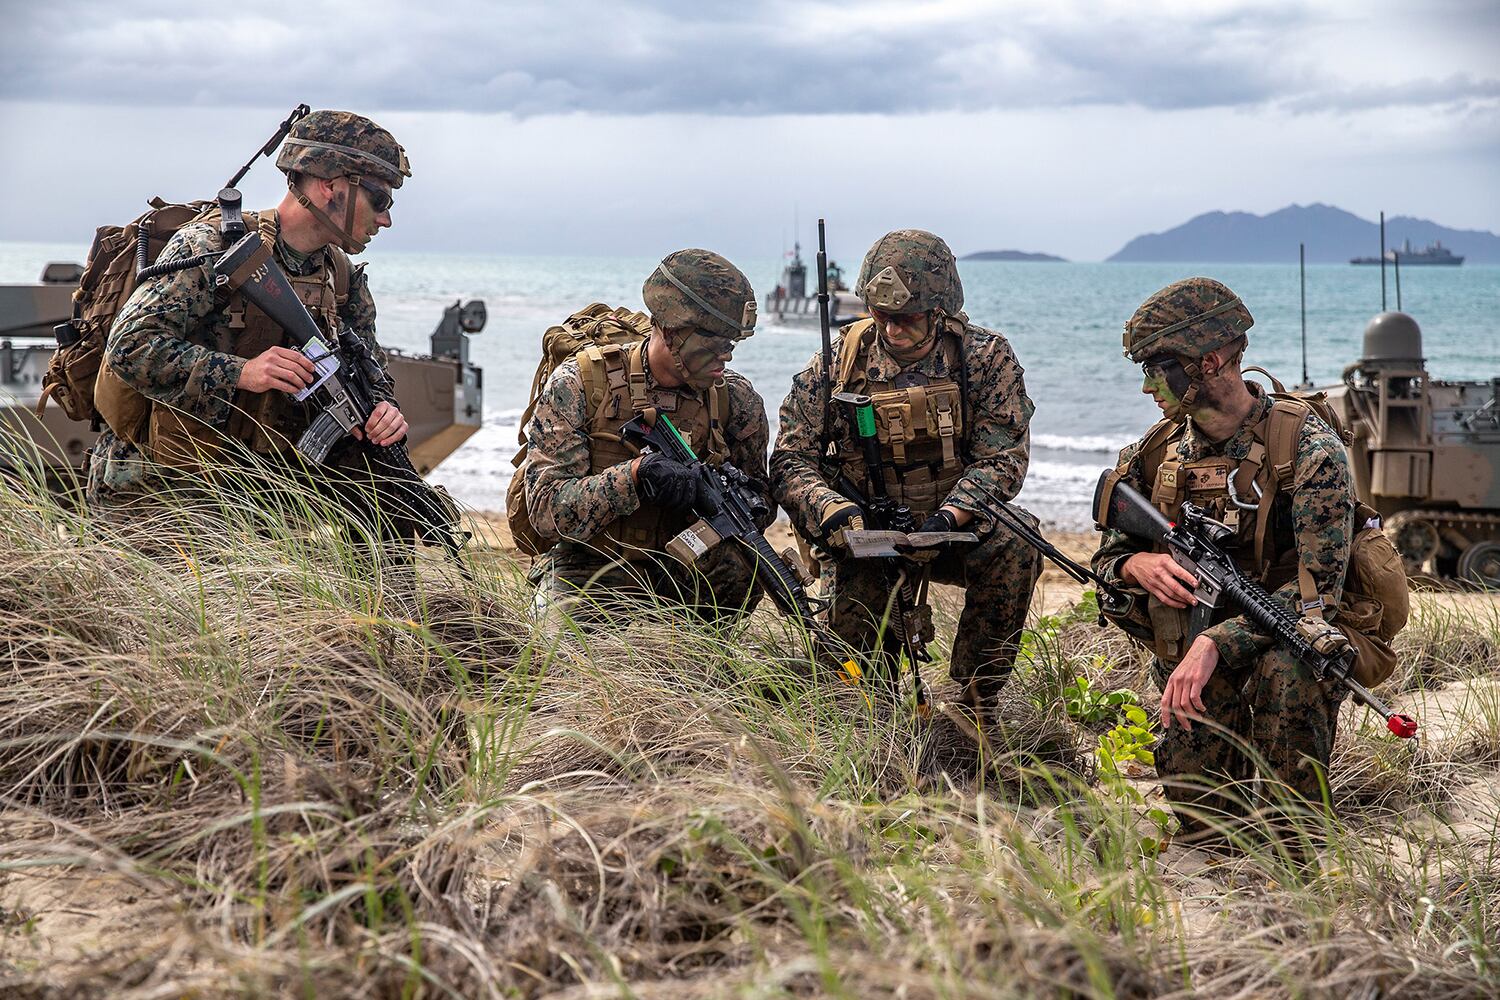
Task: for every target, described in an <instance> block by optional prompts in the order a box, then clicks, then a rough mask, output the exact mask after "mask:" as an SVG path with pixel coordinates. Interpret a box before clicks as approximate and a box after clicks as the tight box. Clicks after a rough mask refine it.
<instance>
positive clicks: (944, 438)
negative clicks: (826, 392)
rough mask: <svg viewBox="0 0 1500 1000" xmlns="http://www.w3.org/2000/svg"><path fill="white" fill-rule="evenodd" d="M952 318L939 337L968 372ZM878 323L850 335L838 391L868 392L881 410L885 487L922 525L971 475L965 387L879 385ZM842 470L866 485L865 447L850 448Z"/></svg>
mask: <svg viewBox="0 0 1500 1000" xmlns="http://www.w3.org/2000/svg"><path fill="white" fill-rule="evenodd" d="M957 322H958V321H957V320H951V319H950V320H948V321H947V322H946V323H945V325H944V328H943V330H942V331H940V332H939V334H938V346H937V347H936V348H935V349H936V350H940V351H942V352H943V356H944V358H945V359H946V360H947V362H948V370H949V371H958V372H961V371H962V365H963V364H964V356H963V349H962V329H961V328H960V329H959V330H955V329H953V326H952V325H951V324H954V323H957ZM876 335H877V334H876V330H875V323H874V321H873V320H868V319H865V320H860V321H859V322H857V323H855V324H853V325H852V326H851V327H850V328H849V329H848V330H847V331H845V333H844V340H843V344H842V346H841V347H840V349H839V370H838V373H837V378H836V379H835V381H834V385H833V391H834V392H835V393H840V392H851V391H852V392H860V393H864V394H867V395H868V396H869V397H870V402H871V405H872V406H873V407H874V409H875V429H876V436H877V440H879V442H880V451H881V457H882V458H883V459H884V460H885V462H886V463H887V464H886V470H885V486H886V489H887V490H888V491H889V493H890V495H891V498H892V499H893V500H895V501H896V502H897V503H900V504H905V505H906V506H907V507H910V508H911V512H912V516H913V517H914V518H915V519H916V520H917V522H918V523H920V522H921V521H922V520H923V519H924V518H926V517H927V516H928V515H930V514H931V513H933V512H934V511H935V510H937V509H938V507H939V506H941V504H942V502H943V500H944V499H946V498H947V496H948V494H949V492H950V491H952V489H953V487H954V485H955V484H956V483H957V482H958V480H959V478H960V477H961V476H962V475H963V471H964V465H965V463H964V434H965V433H966V431H967V427H966V426H965V414H964V391H963V387H962V386H961V385H960V384H959V383H958V382H956V381H954V380H953V379H939V380H927V381H925V382H924V383H923V384H921V385H907V386H904V387H901V388H898V387H897V386H896V385H895V384H894V383H892V382H883V381H882V382H876V381H871V380H870V377H869V372H868V370H867V369H866V368H865V364H864V361H865V357H866V355H867V353H868V350H869V346H870V344H871V342H872V341H873V340H874V338H875V336H876ZM842 452H843V453H842V454H841V455H840V463H841V471H842V473H843V474H844V475H845V476H846V477H848V479H849V481H850V482H852V483H855V484H862V483H864V482H865V461H864V457H863V455H862V454H861V453H860V451H859V449H858V448H846V449H842Z"/></svg>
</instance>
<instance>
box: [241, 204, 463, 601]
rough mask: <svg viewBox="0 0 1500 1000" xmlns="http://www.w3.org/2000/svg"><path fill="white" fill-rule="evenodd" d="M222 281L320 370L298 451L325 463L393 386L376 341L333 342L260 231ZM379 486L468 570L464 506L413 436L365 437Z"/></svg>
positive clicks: (352, 337)
mask: <svg viewBox="0 0 1500 1000" xmlns="http://www.w3.org/2000/svg"><path fill="white" fill-rule="evenodd" d="M214 272H215V274H216V278H215V280H216V282H217V283H219V284H221V285H224V286H227V287H228V288H230V289H238V290H239V291H240V293H241V294H243V295H244V296H245V298H247V299H249V300H250V301H251V302H252V303H254V304H255V306H256V307H257V308H259V309H260V310H261V311H262V312H264V313H265V314H266V315H267V316H268V317H270V319H271V321H272V322H274V323H275V324H276V325H277V326H279V327H281V328H282V329H283V330H285V331H286V333H287V334H288V336H290V337H291V338H292V340H293V341H294V342H295V343H296V344H297V347H298V349H299V350H301V352H302V353H303V355H305V356H306V357H307V359H308V360H309V361H311V362H312V363H313V367H314V368H315V369H316V375H315V377H314V379H313V382H312V384H311V385H308V386H306V387H305V388H303V389H302V390H301V391H299V392H297V393H294V394H293V396H292V398H293V399H295V400H297V401H298V402H307V401H309V400H310V401H311V402H312V403H313V404H314V405H315V406H316V407H317V408H318V410H319V413H318V415H317V417H315V418H314V419H313V421H312V424H311V425H310V426H309V427H308V428H307V430H306V432H304V433H303V435H302V436H301V438H299V439H298V441H297V451H298V452H300V453H301V454H302V455H303V457H305V458H306V459H307V460H308V461H309V462H312V463H314V464H317V465H322V464H324V463H326V462H327V461H328V458H329V455H330V454H331V453H332V451H333V449H334V446H335V445H337V444H338V443H339V442H340V441H342V440H343V439H344V438H345V437H346V436H351V437H352V436H353V432H354V430H355V429H356V428H361V429H362V428H363V427H364V426H365V423H366V422H367V421H368V420H369V419H370V414H371V413H373V412H374V411H375V406H376V405H377V403H378V402H379V401H380V399H381V398H382V394H383V392H386V391H388V390H389V388H390V385H391V383H390V377H389V376H388V375H386V373H385V372H384V370H383V369H382V368H381V367H380V364H379V362H377V361H376V359H375V357H374V355H373V354H372V352H371V351H370V346H369V344H367V343H365V341H364V339H363V338H362V337H360V336H359V335H358V334H356V333H355V332H354V331H352V330H347V329H342V328H341V329H340V330H339V331H338V343H337V344H334V345H330V344H328V343H326V342H325V339H324V334H323V331H322V330H320V329H318V325H317V323H316V322H314V320H313V318H312V316H311V315H309V314H308V311H307V307H306V306H304V305H303V304H302V301H301V300H300V299H298V298H297V294H296V292H295V291H294V290H293V289H292V286H291V282H289V281H288V280H287V277H286V274H285V273H283V272H282V270H281V266H280V265H279V264H277V263H276V260H275V258H274V257H272V255H271V248H270V247H269V246H267V245H266V243H265V241H264V240H263V239H262V238H261V235H260V233H259V232H251V233H249V234H248V235H246V236H244V237H241V238H240V239H239V241H238V242H236V243H235V244H234V245H233V246H232V247H230V248H229V249H228V250H226V251H225V252H224V253H223V254H222V255H221V256H220V257H219V259H218V260H217V261H216V262H215V264H214ZM360 446H361V448H362V450H363V451H364V453H365V455H366V456H367V457H368V459H369V463H370V467H371V469H372V471H373V472H374V473H375V474H376V475H375V483H376V486H377V488H378V489H381V490H386V491H389V492H388V495H387V497H386V500H387V505H388V509H391V510H394V511H396V512H398V513H400V514H401V515H403V516H406V517H409V518H410V519H411V520H412V521H413V522H414V523H415V524H416V525H417V530H418V534H419V535H420V537H421V538H422V540H423V541H425V542H428V543H431V544H437V545H441V546H442V547H443V548H444V549H445V550H447V552H448V555H449V556H450V557H451V558H452V559H453V561H454V562H455V563H456V564H457V565H458V566H459V568H460V569H461V570H463V571H464V575H465V576H467V575H468V569H467V567H465V566H464V564H463V561H462V559H460V558H459V550H460V549H462V548H463V545H464V543H465V542H466V541H468V536H467V533H465V532H463V531H462V530H461V529H460V527H459V516H458V509H457V507H455V506H454V504H453V501H452V499H451V498H449V496H448V495H447V494H446V493H444V492H443V491H442V490H439V489H438V488H436V487H434V486H432V485H430V484H428V483H427V482H426V481H425V480H423V479H422V476H421V474H420V473H419V472H417V470H416V468H415V467H414V466H413V465H412V462H411V455H410V454H408V453H407V450H406V442H405V441H397V442H396V443H395V444H388V445H377V444H374V443H373V442H371V441H370V440H369V438H361V439H360Z"/></svg>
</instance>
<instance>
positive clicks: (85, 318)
mask: <svg viewBox="0 0 1500 1000" xmlns="http://www.w3.org/2000/svg"><path fill="white" fill-rule="evenodd" d="M307 114H308V107H307V105H305V104H300V105H298V106H297V107H296V108H294V109H293V110H292V113H291V114H290V115H288V116H287V118H286V120H285V121H284V122H282V123H281V125H280V127H279V128H278V130H277V132H276V134H275V135H274V136H272V137H271V139H270V141H268V142H267V143H266V144H265V145H264V146H262V147H261V148H260V149H259V150H257V151H256V153H255V155H254V156H252V157H250V159H249V160H248V161H246V163H245V165H244V166H242V167H241V168H240V169H239V172H238V173H236V174H235V175H234V176H233V177H232V178H230V181H229V183H228V184H226V185H224V187H225V189H226V190H227V189H232V188H234V187H236V186H237V185H238V184H239V182H240V180H241V179H242V178H243V177H244V176H245V174H246V173H248V172H249V170H250V167H251V166H252V165H254V163H255V161H256V160H257V159H259V158H260V157H262V156H270V155H271V154H272V153H274V152H275V151H276V148H277V147H278V146H279V145H280V144H281V141H282V140H283V139H284V138H286V135H287V133H288V132H289V131H291V128H292V125H294V124H295V123H296V122H297V120H298V119H300V118H302V117H304V116H305V115H307ZM147 204H149V205H150V206H151V207H150V211H147V212H145V213H144V214H142V215H140V216H137V217H136V218H134V219H132V220H131V221H130V222H127V223H126V224H125V225H123V226H100V227H99V228H98V229H97V230H96V231H95V233H94V242H93V244H92V245H91V246H90V247H89V253H88V258H87V261H86V263H85V264H84V268H83V274H82V275H81V276H80V277H79V279H78V288H77V289H76V290H75V291H74V292H73V313H72V316H71V318H69V319H68V320H67V321H66V322H64V323H60V324H59V325H58V326H57V327H55V328H54V331H53V333H54V335H55V336H56V338H57V350H56V351H54V352H53V353H52V359H51V361H50V362H49V363H48V365H47V371H46V373H45V374H44V375H43V376H42V392H41V396H40V398H39V399H38V400H37V404H36V412H37V416H39V417H40V416H41V415H42V413H43V411H44V410H45V409H46V407H47V401H48V400H49V399H56V400H57V403H58V405H59V406H61V407H62V408H63V412H64V413H66V414H67V415H68V417H69V418H70V419H72V420H86V421H88V422H89V428H90V429H91V430H95V431H97V430H99V429H100V427H101V425H102V424H103V423H104V419H103V417H102V416H101V415H100V412H99V409H98V407H97V406H96V405H95V402H94V388H95V385H96V384H97V382H98V380H99V377H100V368H101V367H102V366H103V363H104V347H105V341H106V340H107V338H108V337H109V329H110V327H111V326H113V325H114V321H115V316H117V315H118V314H119V312H120V309H121V307H123V306H124V305H125V300H126V299H128V298H130V293H131V292H133V291H135V288H136V285H138V284H140V283H141V282H142V281H145V280H148V279H150V278H153V277H156V276H157V275H158V274H163V273H167V272H168V271H175V270H179V269H186V268H188V267H196V266H198V265H200V264H205V263H208V262H209V261H208V259H206V258H205V259H197V258H193V259H190V260H186V261H174V262H172V263H171V264H168V265H157V264H156V263H155V261H156V259H157V257H159V256H160V255H161V252H162V250H163V249H164V248H165V247H166V245H167V243H168V242H169V241H170V240H171V239H172V237H173V236H174V235H176V233H177V231H178V230H179V229H181V228H182V227H183V226H185V225H187V224H188V223H190V222H194V221H197V220H199V219H201V218H203V217H204V216H206V215H208V214H210V213H213V212H217V211H218V210H219V202H218V201H216V200H203V201H191V202H187V203H185V204H178V203H172V202H167V201H164V200H163V199H161V198H160V197H156V198H152V199H151V200H150V201H149V202H148V203H147ZM249 221H250V224H251V225H254V224H255V217H254V215H253V214H252V215H251V216H250V217H249ZM343 281H344V283H345V292H344V294H345V295H347V274H346V275H345V276H344V278H343ZM142 412H144V408H142Z"/></svg>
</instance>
